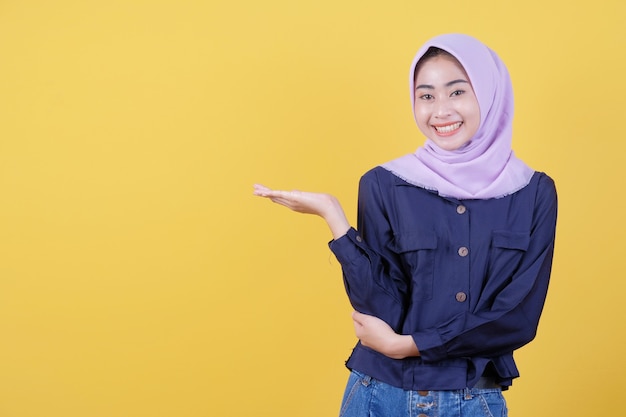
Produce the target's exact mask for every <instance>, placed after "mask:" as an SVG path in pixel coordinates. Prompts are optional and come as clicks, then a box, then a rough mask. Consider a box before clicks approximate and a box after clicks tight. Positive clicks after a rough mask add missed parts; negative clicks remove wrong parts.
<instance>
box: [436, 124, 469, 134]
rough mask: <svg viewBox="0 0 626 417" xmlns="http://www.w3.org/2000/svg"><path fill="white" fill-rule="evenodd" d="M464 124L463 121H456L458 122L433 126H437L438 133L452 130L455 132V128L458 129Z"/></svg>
mask: <svg viewBox="0 0 626 417" xmlns="http://www.w3.org/2000/svg"><path fill="white" fill-rule="evenodd" d="M462 124H463V122H456V123H452V124H451V125H446V126H433V127H434V128H435V130H436V131H437V133H444V134H445V133H450V132H454V131H455V130H457V129H458V128H459V127H461V125H462Z"/></svg>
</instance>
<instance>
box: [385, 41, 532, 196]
mask: <svg viewBox="0 0 626 417" xmlns="http://www.w3.org/2000/svg"><path fill="white" fill-rule="evenodd" d="M430 47H436V48H440V49H443V50H444V51H446V52H448V53H450V54H451V55H453V56H454V57H455V58H456V59H457V60H458V61H459V62H460V63H461V65H462V66H463V68H464V69H465V72H466V73H467V76H468V77H469V79H470V83H471V85H472V87H473V89H474V93H475V95H476V98H477V100H478V105H479V108H480V125H479V127H478V130H477V132H476V133H475V134H474V136H473V137H472V139H471V140H470V142H469V143H467V144H465V145H463V146H462V147H461V148H459V149H456V150H453V151H446V150H443V149H441V148H439V147H438V146H437V145H435V143H434V142H433V141H431V140H430V139H427V140H426V142H425V143H424V145H423V146H421V147H420V148H418V149H417V151H416V152H415V153H412V154H409V155H405V156H402V157H400V158H398V159H395V160H392V161H390V162H387V163H385V164H383V165H382V167H383V168H385V169H387V170H389V171H391V172H392V173H393V174H395V175H396V176H398V177H400V178H402V179H403V180H405V181H407V182H409V183H411V184H413V185H417V186H419V187H422V188H426V189H429V190H436V191H437V193H439V195H441V196H445V197H454V198H457V199H489V198H499V197H504V196H506V195H509V194H513V193H514V192H516V191H519V190H520V189H522V188H524V187H525V186H526V185H528V183H529V182H530V179H531V177H532V175H533V173H534V171H533V170H532V169H531V168H530V167H528V166H527V165H526V164H525V163H524V162H522V161H521V160H520V159H518V158H517V157H516V156H515V154H514V153H513V150H512V149H511V142H512V124H513V87H512V85H511V79H510V77H509V73H508V71H507V69H506V67H505V65H504V63H503V62H502V61H501V60H500V58H499V57H498V56H497V55H496V53H495V52H493V51H492V50H491V49H489V48H488V47H487V46H485V45H484V44H483V43H481V42H480V41H478V40H477V39H474V38H472V37H471V36H467V35H461V34H447V35H441V36H437V37H435V38H433V39H431V40H430V41H428V42H426V43H425V44H424V46H422V47H421V49H420V50H419V51H418V52H417V55H415V58H414V59H413V63H412V65H411V71H410V73H409V74H410V91H411V108H414V107H413V106H414V100H415V86H414V83H415V79H414V72H415V66H416V65H417V63H418V61H419V59H420V58H421V57H422V56H423V55H424V54H425V53H426V51H427V50H428V48H430Z"/></svg>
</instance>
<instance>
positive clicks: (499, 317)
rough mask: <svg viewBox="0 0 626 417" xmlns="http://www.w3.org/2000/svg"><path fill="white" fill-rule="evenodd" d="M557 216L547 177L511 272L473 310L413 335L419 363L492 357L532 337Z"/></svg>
mask: <svg viewBox="0 0 626 417" xmlns="http://www.w3.org/2000/svg"><path fill="white" fill-rule="evenodd" d="M556 217H557V195H556V190H555V188H554V182H553V181H552V180H551V179H550V178H549V177H547V176H546V177H544V178H542V180H541V181H540V183H539V185H538V191H537V194H536V199H535V209H534V215H533V220H532V224H531V229H530V241H529V242H530V243H529V246H528V249H527V250H526V252H525V253H524V256H523V258H522V261H521V263H520V265H519V267H518V268H517V270H516V272H515V273H514V274H513V275H512V276H511V277H510V278H509V279H508V280H506V281H505V282H508V283H507V285H505V286H504V287H503V288H501V289H499V290H497V292H496V293H494V295H493V296H490V297H488V298H489V299H491V300H492V301H491V302H489V303H485V304H483V306H482V307H479V308H477V309H476V311H468V312H464V313H462V314H459V315H457V316H454V317H452V318H451V319H450V320H448V321H447V322H446V323H442V324H441V325H439V326H437V327H435V328H431V329H427V330H424V331H421V332H416V333H414V334H412V335H411V336H412V337H413V339H414V341H415V343H416V345H417V346H418V347H419V350H420V353H421V356H422V359H423V360H424V361H428V362H436V361H440V360H443V359H446V358H458V357H471V356H497V355H501V354H506V353H509V352H512V351H513V350H515V349H517V348H519V347H521V346H523V345H525V344H527V343H528V342H530V341H531V340H532V339H534V337H535V335H536V332H537V327H538V325H539V318H540V316H541V312H542V310H543V306H544V303H545V299H546V294H547V291H548V284H549V281H550V272H551V268H552V256H553V253H554V239H555V230H556ZM487 281H488V282H489V281H490V278H487ZM499 282H503V281H502V280H499Z"/></svg>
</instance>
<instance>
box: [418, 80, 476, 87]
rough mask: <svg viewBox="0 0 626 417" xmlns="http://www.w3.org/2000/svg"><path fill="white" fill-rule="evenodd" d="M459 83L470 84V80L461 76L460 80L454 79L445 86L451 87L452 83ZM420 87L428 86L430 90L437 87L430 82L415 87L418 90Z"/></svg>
mask: <svg viewBox="0 0 626 417" xmlns="http://www.w3.org/2000/svg"><path fill="white" fill-rule="evenodd" d="M458 83H466V84H469V81H467V80H464V79H462V78H459V79H458V80H452V81H449V82H447V83H446V84H445V85H444V86H445V87H450V86H452V85H454V84H458ZM418 88H426V89H429V90H434V89H435V87H434V86H432V85H430V84H420V85H417V86H415V89H416V90H417V89H418Z"/></svg>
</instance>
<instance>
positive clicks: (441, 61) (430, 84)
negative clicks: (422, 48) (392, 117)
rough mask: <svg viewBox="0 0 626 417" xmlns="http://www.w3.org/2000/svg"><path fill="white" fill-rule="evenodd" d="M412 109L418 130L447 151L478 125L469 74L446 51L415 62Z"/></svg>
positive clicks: (461, 143) (459, 144)
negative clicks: (417, 63) (417, 62)
mask: <svg viewBox="0 0 626 417" xmlns="http://www.w3.org/2000/svg"><path fill="white" fill-rule="evenodd" d="M413 109H414V112H415V120H416V121H417V126H418V127H419V129H420V130H421V131H422V133H423V134H424V135H425V136H426V137H427V138H428V139H430V140H432V141H433V142H434V143H435V144H436V145H437V146H438V147H440V148H441V149H444V150H447V151H453V150H456V149H459V148H461V147H462V146H464V145H465V144H467V143H469V141H470V140H471V139H472V137H473V136H474V134H475V133H476V132H477V131H478V127H479V126H480V108H479V106H478V100H477V99H476V95H475V94H474V89H473V88H472V85H471V84H470V80H469V77H468V76H467V74H466V73H465V70H464V69H463V67H462V66H461V64H459V62H458V61H457V60H456V59H455V58H454V57H452V56H450V55H447V54H442V55H437V56H435V57H431V58H427V59H426V60H425V61H423V62H420V63H419V65H418V68H417V71H416V74H415V103H414V107H413Z"/></svg>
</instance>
